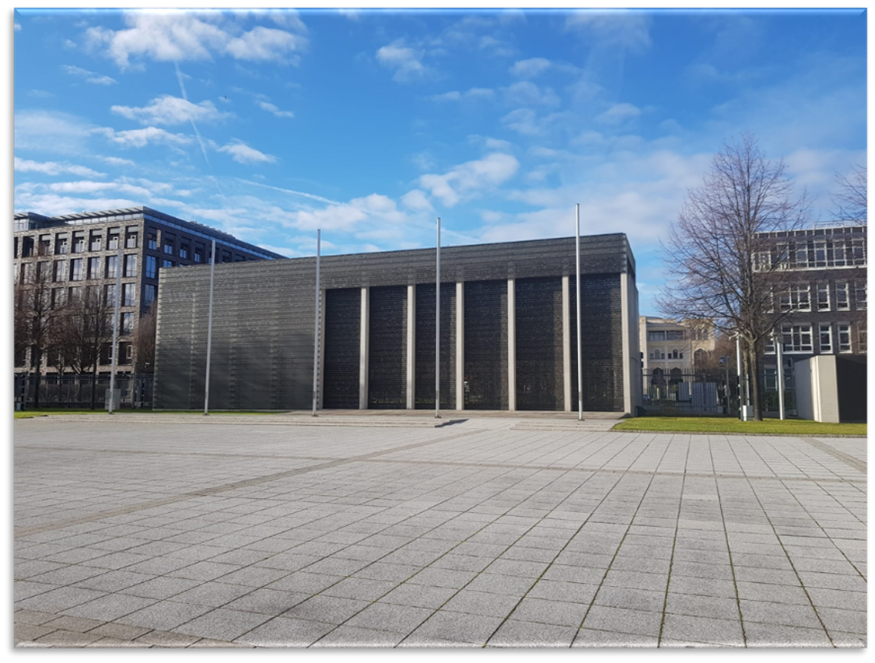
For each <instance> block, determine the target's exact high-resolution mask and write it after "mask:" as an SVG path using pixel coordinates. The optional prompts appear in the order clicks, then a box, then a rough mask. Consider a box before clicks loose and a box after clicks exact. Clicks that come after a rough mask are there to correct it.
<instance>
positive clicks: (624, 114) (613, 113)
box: [596, 103, 641, 124]
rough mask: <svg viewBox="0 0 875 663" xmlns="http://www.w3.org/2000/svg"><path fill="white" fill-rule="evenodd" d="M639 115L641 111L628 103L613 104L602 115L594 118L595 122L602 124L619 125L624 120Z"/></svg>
mask: <svg viewBox="0 0 875 663" xmlns="http://www.w3.org/2000/svg"><path fill="white" fill-rule="evenodd" d="M639 115H641V109H640V108H638V107H637V106H633V105H632V104H628V103H621V104H614V105H613V106H611V107H610V108H609V109H608V110H606V111H605V112H604V113H602V114H600V115H599V116H597V117H596V121H597V122H601V123H603V124H619V123H621V122H624V121H625V120H630V119H632V118H635V117H638V116H639Z"/></svg>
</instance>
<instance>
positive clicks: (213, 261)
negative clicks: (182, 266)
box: [204, 240, 216, 416]
mask: <svg viewBox="0 0 875 663" xmlns="http://www.w3.org/2000/svg"><path fill="white" fill-rule="evenodd" d="M215 277H216V240H213V250H212V257H211V258H210V308H209V313H208V314H207V315H208V317H207V374H206V376H205V378H204V416H206V415H208V414H209V413H210V355H211V351H212V348H213V282H214V280H215Z"/></svg>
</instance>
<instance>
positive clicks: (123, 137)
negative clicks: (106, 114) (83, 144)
mask: <svg viewBox="0 0 875 663" xmlns="http://www.w3.org/2000/svg"><path fill="white" fill-rule="evenodd" d="M92 133H95V134H98V135H102V136H106V137H107V138H108V139H109V140H111V141H113V142H114V143H118V144H119V145H121V146H122V147H146V146H147V145H155V144H159V145H177V146H181V145H190V144H191V142H192V139H191V138H190V137H189V136H186V135H185V134H172V133H170V132H168V131H165V130H164V129H159V128H158V127H146V128H145V129H131V130H129V131H116V130H115V129H110V128H108V127H103V128H99V129H94V130H93V132H92Z"/></svg>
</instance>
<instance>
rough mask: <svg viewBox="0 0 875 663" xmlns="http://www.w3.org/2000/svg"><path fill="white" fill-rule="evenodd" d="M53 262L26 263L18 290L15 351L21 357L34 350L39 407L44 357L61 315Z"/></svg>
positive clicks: (35, 401)
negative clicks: (54, 294)
mask: <svg viewBox="0 0 875 663" xmlns="http://www.w3.org/2000/svg"><path fill="white" fill-rule="evenodd" d="M51 267H52V263H51V262H48V261H41V262H32V261H29V262H22V263H20V265H19V272H18V274H16V282H15V290H14V297H15V302H14V306H15V309H14V314H13V316H14V332H13V333H14V335H15V340H14V343H15V351H16V353H19V354H21V355H23V354H25V353H26V352H27V350H28V348H29V349H30V352H31V356H30V361H31V365H32V366H33V367H35V369H36V376H35V377H36V380H35V382H36V391H35V393H34V407H35V408H38V407H39V396H40V380H41V377H42V372H43V358H44V357H45V355H46V353H47V352H48V351H49V349H50V346H51V343H52V339H53V336H52V331H53V325H54V322H55V320H56V318H57V316H58V315H59V313H60V309H59V308H56V307H55V302H54V301H53V300H52V283H51V274H50V271H51Z"/></svg>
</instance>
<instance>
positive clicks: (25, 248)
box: [21, 237, 33, 258]
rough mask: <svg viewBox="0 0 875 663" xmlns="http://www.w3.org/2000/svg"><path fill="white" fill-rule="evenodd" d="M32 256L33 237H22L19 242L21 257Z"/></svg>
mask: <svg viewBox="0 0 875 663" xmlns="http://www.w3.org/2000/svg"><path fill="white" fill-rule="evenodd" d="M32 256H33V237H24V238H22V240H21V257H22V258H30V257H32Z"/></svg>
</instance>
